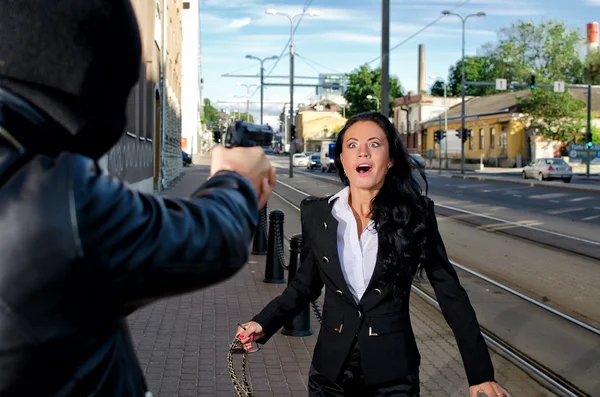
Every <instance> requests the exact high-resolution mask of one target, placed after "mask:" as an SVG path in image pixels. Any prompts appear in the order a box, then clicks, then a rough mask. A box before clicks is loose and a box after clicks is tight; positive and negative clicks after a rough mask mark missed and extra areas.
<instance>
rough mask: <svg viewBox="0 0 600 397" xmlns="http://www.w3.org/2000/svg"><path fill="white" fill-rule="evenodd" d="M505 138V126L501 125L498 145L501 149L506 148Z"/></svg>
mask: <svg viewBox="0 0 600 397" xmlns="http://www.w3.org/2000/svg"><path fill="white" fill-rule="evenodd" d="M506 140H507V134H506V127H502V132H501V133H500V147H501V148H502V149H506Z"/></svg>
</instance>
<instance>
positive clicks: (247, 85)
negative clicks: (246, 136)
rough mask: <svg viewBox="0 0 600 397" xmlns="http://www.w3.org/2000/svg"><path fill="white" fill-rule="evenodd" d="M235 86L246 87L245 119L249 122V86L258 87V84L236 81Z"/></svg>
mask: <svg viewBox="0 0 600 397" xmlns="http://www.w3.org/2000/svg"><path fill="white" fill-rule="evenodd" d="M236 85H237V86H242V87H246V121H247V122H250V88H252V87H258V86H259V85H260V84H240V83H237V84H236Z"/></svg>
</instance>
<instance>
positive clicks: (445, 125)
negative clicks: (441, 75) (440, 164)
mask: <svg viewBox="0 0 600 397" xmlns="http://www.w3.org/2000/svg"><path fill="white" fill-rule="evenodd" d="M447 100H448V97H447V96H446V81H444V131H445V132H446V136H447V135H448V103H447ZM444 152H445V153H446V155H445V157H446V169H448V139H446V138H444Z"/></svg>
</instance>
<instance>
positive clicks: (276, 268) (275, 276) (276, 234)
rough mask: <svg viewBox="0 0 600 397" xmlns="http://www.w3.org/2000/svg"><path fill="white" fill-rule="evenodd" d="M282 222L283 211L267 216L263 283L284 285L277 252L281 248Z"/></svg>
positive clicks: (273, 212) (274, 211)
mask: <svg viewBox="0 0 600 397" xmlns="http://www.w3.org/2000/svg"><path fill="white" fill-rule="evenodd" d="M283 220H284V214H283V211H280V210H273V211H271V213H270V214H269V244H268V248H267V260H266V262H265V278H264V280H263V282H265V283H269V284H283V283H285V279H284V277H283V266H281V263H280V262H279V253H278V252H277V249H278V247H283ZM276 230H277V231H276Z"/></svg>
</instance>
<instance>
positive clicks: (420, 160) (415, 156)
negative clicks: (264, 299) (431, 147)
mask: <svg viewBox="0 0 600 397" xmlns="http://www.w3.org/2000/svg"><path fill="white" fill-rule="evenodd" d="M410 157H412V158H413V160H415V161H416V162H417V164H419V165H420V166H421V167H422V168H425V159H424V158H423V156H421V155H420V154H419V153H410Z"/></svg>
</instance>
